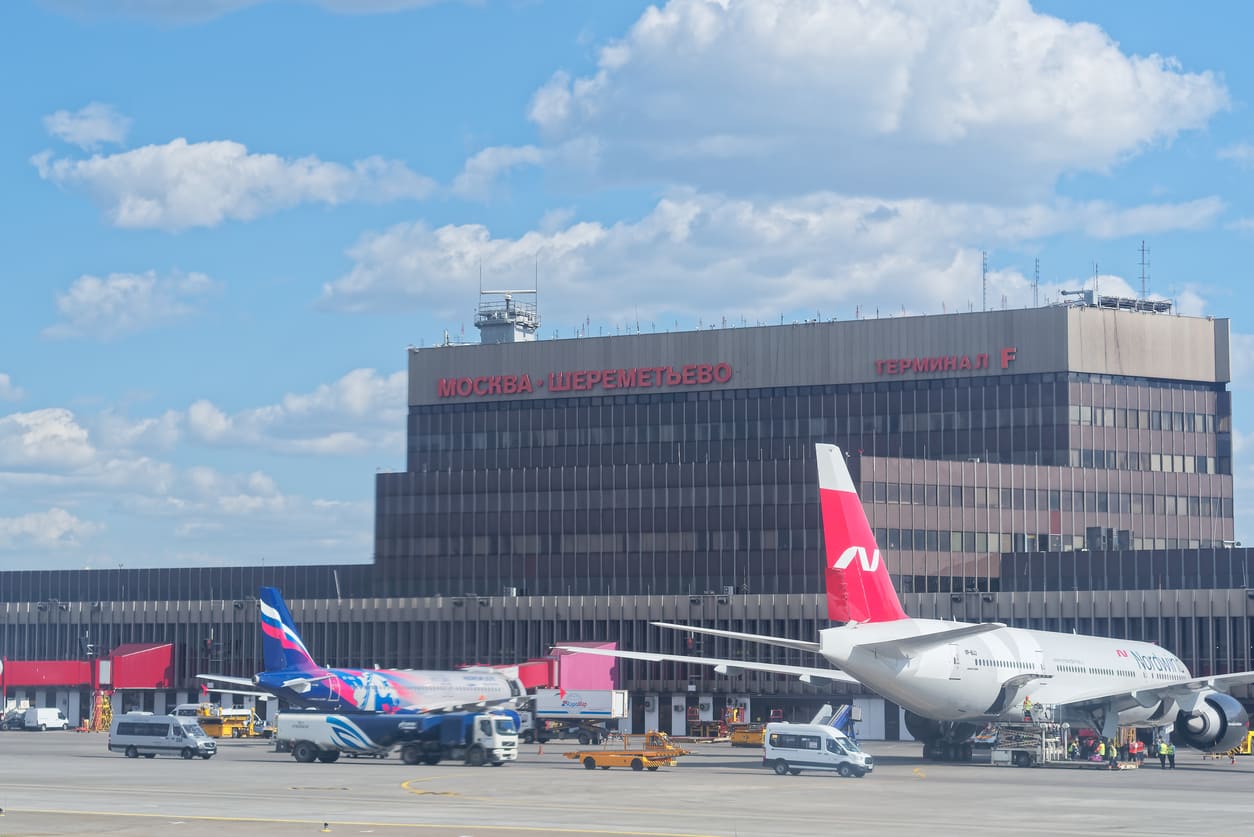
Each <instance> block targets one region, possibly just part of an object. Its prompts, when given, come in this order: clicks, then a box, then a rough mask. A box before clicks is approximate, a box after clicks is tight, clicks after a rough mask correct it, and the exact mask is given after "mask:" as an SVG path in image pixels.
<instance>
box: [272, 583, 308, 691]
mask: <svg viewBox="0 0 1254 837" xmlns="http://www.w3.org/2000/svg"><path fill="white" fill-rule="evenodd" d="M261 640H262V651H263V652H264V654H265V661H266V671H282V670H284V669H299V670H310V669H317V668H318V667H319V666H318V664H317V663H315V662H314V660H313V657H312V656H310V654H309V650H308V649H307V648H305V643H304V642H302V641H301V638H300V634H298V633H297V632H296V622H295V620H293V619H292V614H291V613H290V612H288V609H287V605H286V604H285V603H284V602H283V596H282V594H280V593H279V591H278V590H277V589H275V588H273V587H262V588H261Z"/></svg>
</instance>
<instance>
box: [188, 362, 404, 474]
mask: <svg viewBox="0 0 1254 837" xmlns="http://www.w3.org/2000/svg"><path fill="white" fill-rule="evenodd" d="M407 386H408V378H407V375H406V373H405V372H403V371H401V372H395V373H393V374H391V375H386V376H385V375H380V374H379V373H377V372H376V371H375V370H373V369H354V370H353V371H351V372H349V373H347V374H345V375H344V376H343V377H341V378H340V379H339V380H337V381H335V382H334V383H330V384H323V385H321V386H319V387H318V388H317V389H315V390H314V391H313V392H308V393H289V394H288V395H285V396H284V397H283V398H282V400H281V401H279V403H277V404H269V405H265V406H262V407H252V408H249V409H245V410H240V411H239V412H236V413H233V414H230V415H228V414H227V413H226V412H224V411H223V410H222V409H220V408H219V407H218V406H216V405H215V404H213V403H212V402H211V401H208V400H204V399H202V400H200V401H197V402H196V403H194V404H192V405H191V406H190V407H189V408H188V410H187V428H188V432H189V433H190V434H191V436H192V437H193V438H195V439H197V440H199V441H201V442H204V443H206V444H214V445H223V446H243V447H259V448H265V449H267V450H271V451H275V452H279V453H309V454H324V455H340V456H342V455H347V454H356V453H364V452H366V451H371V450H387V449H396V450H399V449H401V448H402V447H403V439H402V436H401V433H402V429H403V427H404V425H405V404H406V400H405V397H406V388H407Z"/></svg>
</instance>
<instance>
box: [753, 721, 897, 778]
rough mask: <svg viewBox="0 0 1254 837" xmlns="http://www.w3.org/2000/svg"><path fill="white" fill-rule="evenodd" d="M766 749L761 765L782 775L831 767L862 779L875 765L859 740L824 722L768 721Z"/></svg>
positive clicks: (845, 774) (844, 774) (833, 769)
mask: <svg viewBox="0 0 1254 837" xmlns="http://www.w3.org/2000/svg"><path fill="white" fill-rule="evenodd" d="M763 748H764V750H763V753H762V766H763V767H769V768H771V769H773V770H774V771H775V772H776V773H778V774H779V775H780V776H783V775H785V774H787V773H791V774H792V775H794V776H796V775H797V774H799V773H800V772H801V771H802V770H831V771H834V772H836V773H839V774H840V775H841V776H857V777H858V778H859V779H860V778H862V777H863V776H865V775H866V774H868V773H870V772H871V771H872V770H873V769H874V767H875V765H874V760H873V759H872V758H871V757H870V756H869V755H867V754H866V753H864V752H862V750H861V748H859V747H858V742H856V741H854V740H853V739H852V738H850V737H849V736H847V735H845V734H844V733H843V732H841V731H840V730H838V729H835V728H834V727H829V726H825V725H823V724H783V723H775V724H767V725H766V740H765V742H764V743H763Z"/></svg>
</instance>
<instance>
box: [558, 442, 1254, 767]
mask: <svg viewBox="0 0 1254 837" xmlns="http://www.w3.org/2000/svg"><path fill="white" fill-rule="evenodd" d="M817 448H818V451H817V452H818V469H819V502H820V507H821V511H822V517H823V532H824V538H825V543H826V554H827V567H826V571H825V573H826V576H825V578H826V585H827V611H828V618H830V619H832V620H833V621H836V622H843V623H844V624H843V625H840V626H838V627H832V628H826V629H823V630H821V631H819V638H818V642H807V641H804V640H795V639H786V638H782V637H773V636H763V635H759V634H745V633H738V632H735V631H723V630H717V629H713V628H702V627H697V626H692V625H675V624H668V623H663V622H655V623H654V624H655V625H658V626H659V627H663V628H670V629H674V630H680V631H687V632H689V633H699V634H708V635H711V636H719V637H726V638H729V639H735V640H744V641H749V642H759V643H765V644H769V645H776V646H782V647H785V648H797V649H801V650H803V651H812V652H814V653H817V654H821V655H822V656H823V657H825V658H826V659H827V660H828V662H830V663H831V664H832V665H834V666H837V667H838V668H839V669H840V670H839V671H835V670H832V669H829V668H805V667H800V666H789V665H780V664H767V663H751V662H746V661H744V660H730V659H721V660H720V659H710V658H706V657H688V656H682V655H675V654H654V653H649V652H633V651H616V650H609V649H604V650H600V649H591V648H577V647H570V648H567V649H566V650H568V651H573V652H577V653H584V654H589V653H592V654H597V653H599V654H602V655H607V656H617V657H625V658H629V659H637V660H650V661H659V660H669V661H674V662H684V663H695V664H701V665H710V666H714V667H715V671H717V672H719V673H721V674H725V673H727V672H728V671H729V670H731V669H753V670H761V671H769V672H777V673H786V674H796V675H798V676H800V677H801V678H802V679H803V680H806V681H810V680H813V679H815V678H826V679H828V680H836V681H845V682H857V683H861V684H863V685H864V686H866V687H867V688H869V689H871V690H873V691H875V692H877V693H878V694H880V695H883V696H884V697H886V698H888V699H889V700H891V701H893V702H895V703H898V704H900V705H901V706H902V707H903V708H905V710H906V727H907V729H909V731H910V733H911V735H913V736H914V737H915V738H916V739H919V740H921V741H922V742H923V755H924V757H925V758H936V759H945V760H955V759H956V760H965V759H969V758H970V755H971V744H970V741H969V739H970V737H971V736H972V735H973V734H974V733H975V732H976V731H977V730H979V729H980V728H981V727H982V726H984V725H985V724H987V723H989V722H997V721H1012V720H1020V721H1021V720H1023V717H1024V706H1025V700H1030V705H1031V706H1033V707H1034V708H1035V711H1037V712H1039V713H1042V714H1043V713H1048V714H1049V717H1050V719H1051V720H1053V721H1056V722H1064V721H1065V722H1069V723H1071V724H1072V725H1073V726H1077V725H1078V726H1092V727H1093V728H1095V729H1097V730H1100V731H1101V733H1102V735H1104V736H1107V737H1113V736H1114V735H1115V732H1116V729H1117V727H1118V726H1119V725H1136V726H1146V727H1150V726H1152V727H1167V726H1174V732H1173V740H1174V741H1176V742H1178V743H1184V744H1188V745H1189V746H1191V747H1195V748H1197V749H1199V750H1204V751H1208V752H1222V751H1225V750H1228V749H1230V748H1232V747H1234V746H1236V745H1238V744H1240V743H1242V742H1244V741H1245V738H1246V734H1247V732H1248V731H1249V717H1248V715H1247V714H1246V711H1245V708H1244V707H1243V706H1242V705H1241V703H1240V702H1239V701H1238V700H1236V698H1234V697H1232V696H1231V695H1230V694H1228V691H1227V690H1228V689H1230V688H1232V687H1234V686H1239V685H1242V684H1247V683H1252V682H1254V672H1249V671H1246V672H1241V673H1239V674H1219V675H1214V676H1210V677H1192V676H1191V675H1190V674H1189V670H1188V669H1187V668H1186V667H1185V665H1184V663H1182V662H1181V661H1180V659H1179V658H1178V657H1176V656H1175V655H1174V654H1171V653H1170V652H1168V651H1166V650H1164V649H1163V648H1161V647H1159V646H1157V645H1153V644H1151V643H1147V642H1133V641H1131V640H1123V639H1107V638H1104V637H1097V636H1087V635H1083V634H1079V635H1077V634H1064V633H1053V632H1048V631H1034V630H1026V629H1022V628H1011V627H1007V626H1006V625H1004V624H1001V623H999V622H989V623H983V624H972V623H964V622H946V621H942V620H937V619H912V618H910V617H908V616H907V615H906V613H905V611H904V610H903V609H902V606H901V601H900V600H899V599H898V597H897V593H896V591H895V590H894V589H893V583H892V579H891V578H890V577H889V574H888V568H887V566H886V565H885V563H884V560H883V557H882V556H881V553H880V550H879V548H878V547H877V546H876V544H875V538H874V535H872V533H871V527H870V525H869V523H868V522H867V518H866V513H865V512H864V510H863V508H862V503H861V502H860V501H859V499H858V495H857V492H856V491H855V489H854V486H853V480H852V479H851V478H850V476H849V470H848V468H846V466H845V460H844V457H843V456H842V455H841V452H840V449H839V448H837V447H835V446H834V445H818V446H817Z"/></svg>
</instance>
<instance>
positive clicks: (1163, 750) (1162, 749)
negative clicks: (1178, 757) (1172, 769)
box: [1158, 739, 1167, 770]
mask: <svg viewBox="0 0 1254 837" xmlns="http://www.w3.org/2000/svg"><path fill="white" fill-rule="evenodd" d="M1158 766H1159V767H1161V768H1162V769H1163V770H1166V769H1167V742H1166V741H1163V740H1161V739H1160V740H1159V742H1158Z"/></svg>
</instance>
